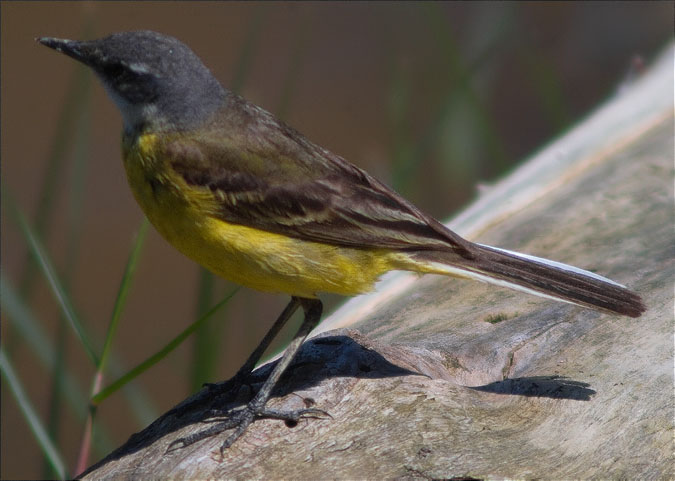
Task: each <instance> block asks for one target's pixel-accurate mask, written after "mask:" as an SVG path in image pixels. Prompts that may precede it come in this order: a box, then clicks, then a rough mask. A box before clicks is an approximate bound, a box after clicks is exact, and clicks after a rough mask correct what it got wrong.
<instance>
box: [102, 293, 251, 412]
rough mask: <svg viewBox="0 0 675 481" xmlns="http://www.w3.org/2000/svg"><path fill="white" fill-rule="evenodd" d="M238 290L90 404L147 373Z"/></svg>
mask: <svg viewBox="0 0 675 481" xmlns="http://www.w3.org/2000/svg"><path fill="white" fill-rule="evenodd" d="M238 290H239V288H235V289H234V290H233V291H232V292H230V294H229V295H228V296H227V297H225V299H223V300H222V301H220V302H219V303H218V304H216V305H215V306H214V307H213V308H211V310H209V311H208V312H207V313H206V314H204V315H203V316H202V317H200V318H199V319H197V320H196V321H195V322H193V323H192V324H190V325H189V326H188V327H187V328H186V329H185V330H184V331H183V332H181V333H180V334H178V336H176V337H174V338H173V339H172V340H171V341H170V342H169V343H168V344H167V345H166V346H164V347H163V348H162V349H160V350H159V351H157V352H156V353H155V354H153V355H152V356H150V357H149V358H148V359H146V360H145V361H143V362H142V363H140V364H139V365H138V366H136V367H135V368H133V369H132V370H131V371H129V372H128V373H126V374H125V375H124V376H122V377H121V378H119V379H118V380H116V381H114V382H113V383H112V384H110V385H109V386H107V387H105V388H103V389H102V390H101V391H100V392H99V393H98V394H96V395H95V396H93V397H92V403H94V404H100V403H101V401H103V400H104V399H105V398H107V397H108V396H110V395H111V394H113V393H114V392H116V391H117V390H119V389H120V388H121V387H122V386H124V385H125V384H127V383H129V381H131V380H132V379H134V378H136V377H138V376H139V375H140V374H142V373H143V372H145V371H147V370H148V369H149V368H150V367H152V366H154V365H155V364H157V363H158V362H159V361H161V360H162V359H164V358H165V357H166V356H167V355H168V354H169V353H170V352H172V351H173V350H174V349H176V348H177V347H178V346H179V345H180V344H182V343H183V341H185V339H187V338H188V337H189V336H190V334H192V333H193V332H194V331H195V330H197V329H199V327H201V325H202V324H204V322H206V321H207V320H208V319H209V318H210V317H211V316H212V315H213V314H215V312H216V311H218V309H220V308H221V307H222V306H223V305H225V304H226V303H227V301H229V300H230V299H231V298H232V296H234V294H235V293H236V292H237V291H238Z"/></svg>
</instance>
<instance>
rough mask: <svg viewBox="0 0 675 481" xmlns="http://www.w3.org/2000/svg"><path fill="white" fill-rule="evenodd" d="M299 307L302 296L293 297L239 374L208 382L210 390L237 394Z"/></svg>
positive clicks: (207, 385) (216, 392) (206, 385)
mask: <svg viewBox="0 0 675 481" xmlns="http://www.w3.org/2000/svg"><path fill="white" fill-rule="evenodd" d="M298 307H300V298H298V297H292V298H291V302H289V303H288V305H287V306H286V307H285V308H284V310H283V312H282V313H281V314H280V315H279V317H278V318H277V320H276V321H274V324H273V325H272V327H271V328H270V330H269V331H267V334H265V337H263V339H262V341H260V344H258V347H256V348H255V350H254V351H253V352H252V353H251V355H250V356H249V357H248V359H247V360H246V362H245V363H244V365H243V366H241V367H240V368H239V370H238V371H237V374H235V375H234V377H233V378H232V379H230V380H228V381H227V382H226V383H224V384H211V383H206V384H204V386H205V387H208V388H209V390H210V391H211V392H214V393H215V394H218V393H222V392H227V391H231V392H233V393H234V394H235V395H236V393H237V391H239V388H240V387H241V385H242V384H244V380H245V379H246V378H247V377H248V376H249V374H251V373H252V372H253V369H254V368H255V365H256V364H257V363H258V361H259V360H260V358H261V357H262V355H263V354H264V353H265V351H266V350H267V348H268V347H269V346H270V344H271V343H272V340H273V339H274V338H275V337H277V334H279V332H280V331H281V329H282V328H283V327H284V325H286V322H287V321H288V320H289V319H290V318H291V316H292V315H293V314H294V313H295V311H296V310H297V309H298Z"/></svg>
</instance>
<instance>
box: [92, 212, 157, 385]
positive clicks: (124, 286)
mask: <svg viewBox="0 0 675 481" xmlns="http://www.w3.org/2000/svg"><path fill="white" fill-rule="evenodd" d="M149 225H150V224H149V222H148V219H147V218H143V222H142V223H141V227H140V228H139V230H138V235H136V242H134V246H133V248H132V249H131V253H130V254H129V259H128V260H127V265H126V268H125V269H124V275H123V276H122V281H121V282H120V287H119V289H118V291H117V299H116V300H115V305H114V307H113V313H112V317H111V319H110V324H109V325H108V332H107V333H106V336H105V342H104V344H103V352H102V353H101V359H100V362H99V365H98V371H100V372H105V368H106V365H107V361H108V356H109V355H110V348H111V347H112V342H113V339H114V338H115V332H116V331H117V327H118V325H119V320H120V317H121V316H122V311H123V310H124V306H125V305H126V301H127V295H128V294H129V289H130V288H131V282H132V280H133V277H134V273H135V272H136V265H137V263H138V258H139V256H140V253H141V248H142V247H143V243H144V241H145V237H146V235H147V233H148V226H149Z"/></svg>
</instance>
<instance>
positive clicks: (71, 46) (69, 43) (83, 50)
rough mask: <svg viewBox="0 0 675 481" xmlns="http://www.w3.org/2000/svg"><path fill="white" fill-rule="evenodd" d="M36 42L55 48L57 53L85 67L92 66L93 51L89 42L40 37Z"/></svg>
mask: <svg viewBox="0 0 675 481" xmlns="http://www.w3.org/2000/svg"><path fill="white" fill-rule="evenodd" d="M35 40H36V41H37V42H39V43H41V44H42V45H44V46H45V47H49V48H53V49H54V50H56V51H57V52H61V53H64V54H66V55H68V56H69V57H72V58H74V59H75V60H77V61H79V62H82V63H83V64H85V65H89V66H91V51H90V50H91V49H90V48H88V46H87V42H78V41H77V40H68V39H65V38H53V37H40V38H36V39H35Z"/></svg>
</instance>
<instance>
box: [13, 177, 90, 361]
mask: <svg viewBox="0 0 675 481" xmlns="http://www.w3.org/2000/svg"><path fill="white" fill-rule="evenodd" d="M2 193H3V198H4V200H5V202H4V204H8V205H9V208H10V212H11V213H12V214H13V217H14V218H15V219H16V221H17V223H18V225H19V227H20V229H21V232H22V233H23V235H24V237H25V238H26V240H27V241H28V247H29V249H30V251H31V253H32V254H33V256H34V258H35V260H36V262H37V264H38V266H39V267H40V270H41V271H42V273H43V274H44V276H45V278H46V279H47V282H48V284H49V287H50V288H51V291H52V294H53V295H54V297H55V299H56V301H57V303H58V304H59V306H60V307H61V312H62V313H63V315H64V316H65V318H66V319H67V320H68V322H69V323H70V326H71V327H72V328H73V330H74V331H75V334H76V335H77V337H78V339H79V340H80V342H81V344H82V347H83V348H84V350H85V352H86V353H87V356H88V357H89V358H90V359H91V361H92V362H93V363H94V365H95V366H98V356H96V353H95V351H94V348H93V344H92V343H91V341H90V339H89V337H88V336H87V333H86V332H85V330H84V327H83V325H82V323H81V322H80V319H79V317H78V316H77V314H76V313H75V308H74V307H73V304H72V302H71V301H70V297H69V296H68V295H67V293H66V290H65V288H64V287H63V284H62V282H61V280H60V279H59V277H58V275H57V274H56V270H55V269H54V266H53V264H52V262H51V260H50V259H49V256H48V255H47V251H46V250H45V248H44V246H43V245H42V242H40V240H39V239H38V237H37V235H36V234H35V232H34V230H33V229H32V228H31V226H30V225H29V224H28V221H27V220H26V217H25V216H24V215H23V213H22V212H21V211H20V210H19V209H18V207H17V206H16V204H15V203H14V201H13V200H12V198H11V197H10V195H9V193H8V192H7V188H6V187H3V188H2Z"/></svg>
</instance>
